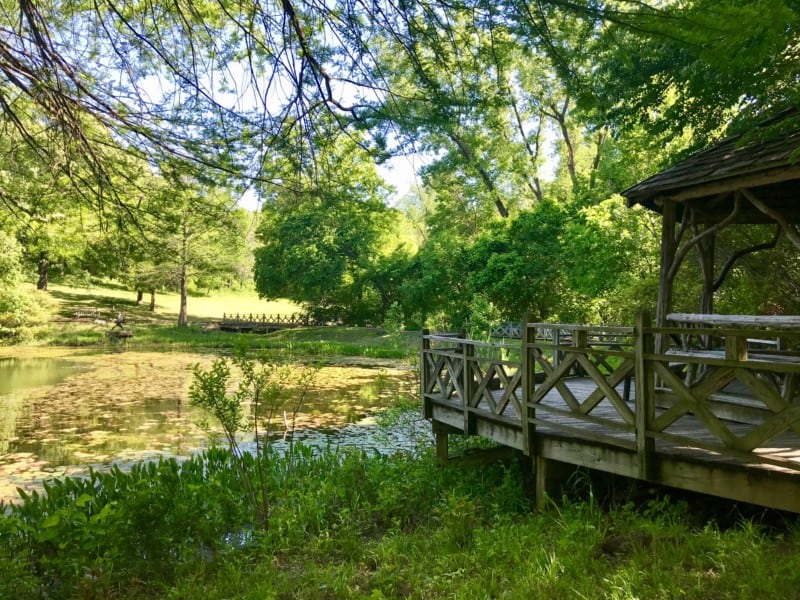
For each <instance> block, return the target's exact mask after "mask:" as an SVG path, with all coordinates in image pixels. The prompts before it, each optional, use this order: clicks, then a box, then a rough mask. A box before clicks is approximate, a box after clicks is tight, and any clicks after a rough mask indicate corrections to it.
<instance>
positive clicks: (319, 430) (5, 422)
mask: <svg viewBox="0 0 800 600" xmlns="http://www.w3.org/2000/svg"><path fill="white" fill-rule="evenodd" d="M0 352H2V350H0ZM213 359H214V357H213V356H210V355H203V354H194V353H181V352H170V353H164V352H122V353H94V354H80V353H75V351H74V350H69V349H44V350H35V349H16V348H15V349H6V351H5V354H0V500H2V501H6V502H7V501H13V500H14V499H15V498H16V497H17V492H16V488H22V489H24V490H26V491H30V490H34V489H40V487H41V484H42V481H43V480H45V479H48V478H51V477H58V476H64V475H73V474H80V473H85V472H86V471H87V470H88V468H89V467H90V466H92V467H94V468H104V467H107V466H108V465H111V464H122V465H123V466H124V465H125V464H130V463H132V462H135V461H140V460H148V459H153V458H157V457H159V456H188V455H190V454H192V453H193V452H197V451H198V450H201V449H203V448H204V447H207V446H208V444H209V443H210V442H209V436H208V433H207V432H206V431H205V430H204V429H203V428H201V427H200V426H199V425H198V423H200V422H201V421H202V419H203V417H204V415H203V413H202V411H200V410H199V409H197V408H195V407H193V406H192V405H191V404H190V403H189V401H188V389H189V384H190V383H191V380H192V372H191V371H192V367H193V365H195V364H201V365H204V366H208V365H210V363H211V362H212V360H213ZM297 368H300V367H297ZM415 389H416V383H415V379H414V373H413V371H412V370H410V369H408V368H403V367H402V366H399V365H393V364H389V363H387V364H383V365H375V364H366V365H365V364H362V365H327V366H322V367H320V368H318V370H316V371H315V375H314V382H313V384H312V386H311V388H310V391H309V393H308V395H307V397H306V399H305V401H304V402H303V405H302V408H301V409H300V412H298V413H297V415H296V417H295V418H294V419H292V416H291V414H288V415H287V417H286V420H285V421H284V419H283V414H280V415H279V416H280V419H279V422H278V423H276V425H275V430H276V431H278V430H280V431H282V430H283V429H284V425H285V424H289V425H290V426H292V425H293V429H294V430H295V438H294V439H295V440H298V439H299V440H302V441H303V442H304V443H307V444H310V445H312V446H318V447H319V446H324V445H356V446H362V447H364V446H366V447H370V448H375V449H376V450H379V451H392V449H400V448H407V447H411V446H414V445H416V444H418V443H420V442H423V443H424V440H422V439H421V438H424V437H426V436H427V437H430V434H429V433H428V432H429V431H430V428H429V426H428V427H426V426H425V422H424V421H419V420H418V419H416V417H406V418H405V419H404V420H403V421H402V422H401V423H400V424H398V425H397V426H396V427H394V428H392V429H393V430H392V431H387V430H386V429H385V428H380V427H377V426H376V424H375V419H374V416H372V415H374V414H375V413H377V412H379V411H380V410H381V409H382V408H385V407H388V406H391V405H392V404H394V403H395V402H396V400H397V398H398V397H402V396H404V395H405V396H407V397H413V394H414V393H415ZM287 393H288V394H290V393H291V392H287ZM289 413H291V410H290V411H289ZM243 442H244V443H245V444H246V440H243ZM279 443H280V442H279Z"/></svg>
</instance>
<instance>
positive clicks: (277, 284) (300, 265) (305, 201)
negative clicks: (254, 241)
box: [255, 136, 392, 323]
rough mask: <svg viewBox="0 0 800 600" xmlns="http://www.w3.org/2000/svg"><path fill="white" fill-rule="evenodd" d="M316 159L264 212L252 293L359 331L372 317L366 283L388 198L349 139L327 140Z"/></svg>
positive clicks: (380, 243)
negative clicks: (285, 301)
mask: <svg viewBox="0 0 800 600" xmlns="http://www.w3.org/2000/svg"><path fill="white" fill-rule="evenodd" d="M317 151H318V156H317V160H316V164H317V168H318V169H319V170H318V171H316V172H311V173H308V172H304V171H302V170H301V171H298V172H295V173H287V176H286V187H285V188H284V190H282V191H281V192H279V193H277V194H275V195H274V196H273V197H272V198H271V199H270V200H269V201H268V202H266V203H265V204H264V207H263V209H262V215H261V223H260V225H259V228H258V230H257V233H256V236H257V238H258V241H259V242H260V243H261V245H260V247H259V248H257V249H256V255H255V282H256V289H257V290H258V293H259V295H261V296H264V297H273V298H274V297H285V298H289V299H291V300H294V301H296V302H299V303H305V304H307V305H309V306H310V307H312V308H313V309H314V310H315V311H316V312H317V313H318V314H319V315H320V316H323V317H326V318H332V319H343V320H345V321H347V322H351V323H362V322H365V321H367V320H371V319H372V318H373V317H374V316H375V310H376V309H375V307H374V306H371V305H372V304H373V302H374V301H376V300H377V299H376V298H372V297H371V296H372V295H371V293H370V290H369V289H368V288H366V287H365V283H366V274H367V273H368V272H369V271H370V269H371V266H372V265H373V264H374V261H375V260H376V259H377V257H378V256H380V255H381V254H382V253H383V252H384V244H385V242H386V240H385V237H384V236H385V234H386V232H387V231H388V229H389V227H390V225H391V221H392V213H391V211H389V210H388V209H387V208H386V206H385V204H384V198H385V196H386V194H387V193H388V190H386V189H385V188H384V187H383V183H382V181H381V180H380V178H379V177H378V175H377V173H376V172H375V168H374V166H373V165H372V164H371V163H370V161H369V160H368V157H367V156H366V155H365V153H364V152H363V151H361V150H359V148H358V146H357V144H356V143H355V140H354V139H352V138H348V137H344V136H341V137H340V138H339V139H329V138H327V137H324V138H321V139H320V146H319V147H318V149H317ZM297 167H298V168H299V167H300V165H297Z"/></svg>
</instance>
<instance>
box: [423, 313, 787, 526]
mask: <svg viewBox="0 0 800 600" xmlns="http://www.w3.org/2000/svg"><path fill="white" fill-rule="evenodd" d="M748 339H749V340H757V341H758V343H759V350H758V351H757V352H749V353H748V352H747V346H746V343H745V341H746V340H748ZM797 339H798V333H797V331H796V330H795V331H789V330H779V329H775V328H770V327H769V325H767V326H764V327H760V328H758V329H757V330H756V329H753V328H747V329H730V328H728V329H720V328H719V327H710V326H709V327H692V329H691V330H687V329H686V328H684V327H677V326H676V327H672V328H662V329H655V328H652V327H650V326H649V323H647V322H646V321H645V320H642V322H640V323H637V326H636V327H633V328H591V327H583V326H574V325H560V324H559V325H546V324H535V323H526V324H525V327H524V331H523V339H522V340H521V341H520V343H518V344H515V343H511V344H492V343H483V342H477V341H473V340H466V339H460V338H454V337H451V336H436V335H430V334H428V333H426V334H424V335H423V340H422V354H421V363H420V364H421V394H422V401H423V410H424V414H425V416H426V417H427V418H429V419H430V420H431V421H432V424H433V428H434V432H435V433H436V436H437V445H438V446H439V451H440V452H441V453H442V455H445V454H446V451H447V448H446V440H447V435H448V434H452V433H458V434H467V435H479V436H482V437H485V438H488V439H492V440H494V441H496V442H498V443H500V444H502V445H505V446H510V447H513V448H516V449H518V450H520V451H522V452H524V453H525V454H526V455H528V456H530V457H531V459H532V461H533V464H534V468H535V470H536V474H537V501H541V500H542V499H543V497H544V493H545V492H546V490H547V489H548V484H549V474H548V467H549V466H552V462H551V461H557V462H560V463H567V464H571V465H579V466H584V467H590V468H593V469H599V470H603V471H607V472H611V473H616V474H620V475H624V476H628V477H633V478H637V479H642V480H646V481H650V482H654V483H659V484H664V485H669V486H673V487H678V488H683V489H689V490H693V491H698V492H703V493H708V494H713V495H717V496H721V497H725V498H730V499H734V500H740V501H745V502H751V503H754V504H760V505H763V506H768V507H773V508H779V509H784V510H790V511H794V512H800V389H799V388H800V386H798V380H800V377H798V375H800V354H797V353H795V352H793V351H792V350H781V351H777V350H773V351H765V350H763V348H764V346H765V345H766V346H767V347H773V348H777V347H781V348H790V349H791V348H795V349H796V348H797V345H796V341H797ZM771 340H773V341H774V342H775V343H774V344H771V343H770V341H771ZM657 346H659V347H660V348H661V349H660V350H659V351H658V352H656V351H655V348H656V347H657ZM716 348H721V349H716Z"/></svg>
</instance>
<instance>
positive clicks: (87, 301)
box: [48, 284, 302, 320]
mask: <svg viewBox="0 0 800 600" xmlns="http://www.w3.org/2000/svg"><path fill="white" fill-rule="evenodd" d="M48 287H49V289H48V291H49V292H50V295H51V296H52V297H53V298H54V299H55V300H56V301H57V302H58V303H59V304H60V305H61V310H62V312H63V310H64V309H68V308H70V307H72V306H77V305H80V306H87V307H96V308H99V309H101V310H106V311H109V312H110V311H111V310H112V307H114V308H115V309H122V310H123V311H125V310H127V311H134V312H136V314H142V315H145V313H148V312H149V310H148V307H149V303H150V296H149V294H146V295H145V296H144V298H143V299H142V303H141V305H138V306H137V305H136V293H135V292H133V291H131V290H126V289H124V288H122V287H121V286H120V287H116V286H92V287H85V288H84V287H74V286H67V285H59V284H50V285H49V286H48ZM186 308H187V311H188V315H189V319H190V320H209V319H221V318H222V315H223V314H224V313H228V314H230V313H239V314H251V313H252V314H292V313H296V312H301V311H302V308H301V307H300V306H298V305H297V304H295V303H294V302H291V301H289V300H263V299H261V298H259V297H258V295H257V294H256V293H255V291H252V290H244V291H231V292H226V291H216V292H214V293H213V295H210V296H199V295H191V296H189V298H188V301H187V304H186ZM179 310H180V296H179V295H178V294H176V293H172V292H159V293H157V294H156V307H155V311H154V313H150V316H151V317H152V318H155V319H158V318H162V319H165V320H168V319H172V318H175V319H177V316H178V312H179Z"/></svg>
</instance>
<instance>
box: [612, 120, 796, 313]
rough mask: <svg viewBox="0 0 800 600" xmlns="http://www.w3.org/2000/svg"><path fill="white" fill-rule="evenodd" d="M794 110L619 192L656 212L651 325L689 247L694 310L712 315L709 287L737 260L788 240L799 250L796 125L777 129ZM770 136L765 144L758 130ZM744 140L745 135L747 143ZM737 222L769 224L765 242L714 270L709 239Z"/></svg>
mask: <svg viewBox="0 0 800 600" xmlns="http://www.w3.org/2000/svg"><path fill="white" fill-rule="evenodd" d="M796 117H797V115H796V113H795V112H791V113H786V114H784V115H782V116H781V117H779V118H778V119H775V120H772V121H769V122H765V123H763V124H762V125H761V126H760V127H759V129H758V130H757V131H755V132H750V133H749V134H748V137H747V138H744V137H743V136H741V135H737V136H733V137H730V138H728V139H726V140H724V141H722V142H720V143H718V144H716V145H714V146H711V147H710V148H708V149H707V150H704V151H702V152H699V153H697V154H694V155H693V156H691V157H689V158H687V159H686V160H684V161H682V162H679V163H678V164H676V165H674V166H672V167H670V168H668V169H666V170H664V171H661V172H660V173H658V174H656V175H653V176H652V177H650V178H649V179H646V180H644V181H642V182H641V183H638V184H637V185H635V186H633V187H631V188H629V189H627V190H625V191H624V192H622V195H623V196H625V198H626V199H627V200H628V203H629V205H634V204H641V205H643V206H645V207H646V208H649V209H651V210H654V211H657V212H659V213H661V215H662V217H663V227H662V238H661V274H660V281H659V290H658V305H657V307H656V324H657V325H658V326H662V327H663V326H664V325H665V324H666V322H667V315H668V314H669V313H670V312H671V310H672V302H673V283H674V281H675V276H676V274H677V272H678V270H679V268H680V266H681V264H683V262H684V260H685V258H686V257H687V255H688V254H689V252H690V251H691V250H692V249H696V251H697V252H698V254H699V257H700V267H701V272H702V277H703V286H702V295H701V299H700V305H699V312H700V313H703V314H710V313H713V312H714V300H713V298H714V291H715V290H716V289H717V288H719V286H720V285H721V284H722V283H723V281H724V280H725V277H726V275H727V274H728V273H729V272H730V269H731V267H732V266H733V264H734V263H735V262H736V261H737V260H738V259H740V258H741V257H743V256H745V255H747V254H750V253H753V252H757V251H761V250H766V249H769V248H774V247H775V245H776V244H777V243H778V240H779V238H780V237H781V236H782V235H785V236H786V238H787V239H788V240H789V241H790V242H791V243H793V244H794V245H795V246H797V247H798V249H800V234H798V231H797V228H796V227H795V226H796V225H797V224H798V223H800V160H798V158H800V156H798V154H800V128H798V127H797V126H796V123H797V122H796V121H795V128H794V129H793V130H792V131H790V132H789V133H781V132H780V124H781V122H785V123H789V122H790V119H794V118H796ZM760 133H761V134H765V135H770V136H772V137H770V138H768V139H767V140H766V141H763V140H761V139H759V138H760V135H759V134H760ZM748 140H750V141H749V142H748ZM742 224H762V225H763V224H774V225H775V235H774V237H773V239H772V241H770V242H766V243H761V244H757V245H753V246H750V247H748V248H741V249H740V250H737V251H736V252H734V253H733V254H732V255H731V256H729V257H727V258H726V259H725V262H724V264H723V265H722V266H721V267H720V269H719V271H715V268H714V267H715V258H716V257H715V238H716V236H717V234H719V233H720V232H721V231H722V230H723V229H725V228H726V227H729V226H732V225H742Z"/></svg>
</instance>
